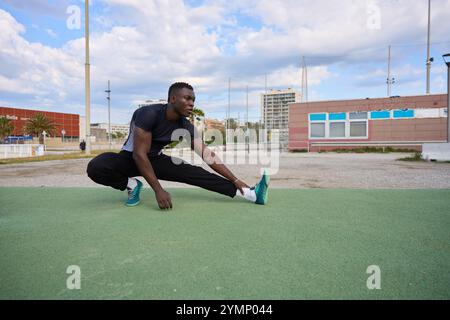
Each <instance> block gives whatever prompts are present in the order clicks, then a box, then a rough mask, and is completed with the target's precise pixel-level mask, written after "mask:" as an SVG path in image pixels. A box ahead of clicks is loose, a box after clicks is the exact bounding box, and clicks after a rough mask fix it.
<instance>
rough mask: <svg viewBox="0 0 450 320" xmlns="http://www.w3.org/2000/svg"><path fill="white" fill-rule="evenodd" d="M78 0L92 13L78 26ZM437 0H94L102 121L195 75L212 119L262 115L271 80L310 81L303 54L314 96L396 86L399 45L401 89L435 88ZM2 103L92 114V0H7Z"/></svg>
mask: <svg viewBox="0 0 450 320" xmlns="http://www.w3.org/2000/svg"><path fill="white" fill-rule="evenodd" d="M69 6H77V7H78V8H79V10H80V13H81V16H80V18H81V25H80V28H79V29H69V28H68V27H67V19H68V18H69V14H68V13H67V9H68V7H69ZM448 16H450V0H432V42H433V45H432V56H433V57H434V58H435V62H434V63H433V66H432V77H431V91H432V93H445V92H446V67H445V66H444V64H443V62H442V58H441V56H442V54H444V53H447V52H450V35H449V33H448V32H447V30H450V20H449V19H448ZM426 18H427V1H426V0H419V1H413V2H411V1H408V0H357V1H356V0H342V1H337V0H316V1H312V0H248V1H237V0H228V1H225V0H211V1H200V0H189V1H184V2H183V1H182V0H166V1H163V0H94V1H91V5H90V22H91V26H90V28H91V68H92V69H91V80H92V86H91V90H92V116H91V118H92V121H93V122H106V119H107V107H106V106H107V101H106V98H105V93H104V90H105V89H106V83H107V80H111V86H112V115H111V117H112V121H113V122H118V123H127V122H128V121H129V118H130V117H131V114H132V112H133V111H134V109H135V107H136V106H137V104H138V103H139V102H142V101H143V100H146V99H160V98H163V99H164V98H166V91H167V88H168V86H169V85H170V84H171V83H172V82H174V81H180V80H181V81H187V82H190V83H191V84H192V85H193V86H194V87H195V89H196V93H197V97H198V98H197V106H198V107H200V108H202V109H203V110H204V111H205V112H206V115H207V117H211V118H219V119H221V118H224V116H225V110H226V106H227V105H228V101H227V97H228V91H227V89H228V88H227V84H228V78H229V77H231V78H232V110H231V115H232V116H233V117H237V115H238V113H239V114H240V115H241V116H242V115H243V114H244V113H245V101H246V93H245V89H246V86H247V85H248V86H249V90H250V98H249V101H250V117H251V118H252V119H254V120H257V119H258V118H259V110H260V102H259V101H260V98H259V97H260V94H261V93H262V92H263V91H264V82H265V75H266V74H267V78H268V87H269V89H270V88H273V89H282V88H288V87H291V88H294V89H296V90H300V85H301V83H300V79H301V70H300V62H301V57H302V56H305V57H306V61H307V63H308V67H309V70H308V72H309V99H310V100H335V99H357V98H366V97H383V96H385V95H386V84H385V81H386V76H387V74H386V73H387V48H388V45H389V44H391V45H392V76H393V77H395V78H396V83H395V84H394V85H393V87H392V94H393V95H416V94H423V93H425V60H426V34H427V29H426V23H427V19H426ZM0 27H1V29H2V35H0V105H2V106H12V107H21V108H32V109H39V110H50V111H60V112H70V113H78V114H80V115H83V114H84V1H81V0H58V1H55V0H52V1H50V0H2V1H1V2H0Z"/></svg>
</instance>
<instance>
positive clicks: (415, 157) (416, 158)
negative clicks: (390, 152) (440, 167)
mask: <svg viewBox="0 0 450 320" xmlns="http://www.w3.org/2000/svg"><path fill="white" fill-rule="evenodd" d="M397 161H425V160H423V159H422V154H421V153H420V152H416V153H415V154H414V155H413V156H411V157H405V158H400V159H397Z"/></svg>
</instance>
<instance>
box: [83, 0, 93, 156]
mask: <svg viewBox="0 0 450 320" xmlns="http://www.w3.org/2000/svg"><path fill="white" fill-rule="evenodd" d="M84 11H85V30H84V32H85V36H84V37H85V39H86V64H85V68H84V75H85V105H86V154H91V75H90V74H91V69H90V64H89V0H86V1H85V7H84Z"/></svg>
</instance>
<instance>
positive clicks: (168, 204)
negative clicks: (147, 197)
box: [155, 189, 172, 210]
mask: <svg viewBox="0 0 450 320" xmlns="http://www.w3.org/2000/svg"><path fill="white" fill-rule="evenodd" d="M155 196H156V201H157V202H158V206H159V208H160V209H163V210H167V209H172V199H171V197H170V193H168V192H167V191H166V190H164V189H161V191H158V192H155Z"/></svg>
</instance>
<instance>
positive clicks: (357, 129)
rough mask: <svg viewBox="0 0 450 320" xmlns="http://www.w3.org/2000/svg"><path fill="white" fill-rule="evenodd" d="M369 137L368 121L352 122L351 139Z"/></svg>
mask: <svg viewBox="0 0 450 320" xmlns="http://www.w3.org/2000/svg"><path fill="white" fill-rule="evenodd" d="M366 136H367V121H352V122H350V137H352V138H357V137H361V138H365V137H366Z"/></svg>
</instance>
